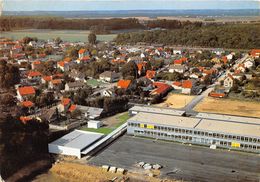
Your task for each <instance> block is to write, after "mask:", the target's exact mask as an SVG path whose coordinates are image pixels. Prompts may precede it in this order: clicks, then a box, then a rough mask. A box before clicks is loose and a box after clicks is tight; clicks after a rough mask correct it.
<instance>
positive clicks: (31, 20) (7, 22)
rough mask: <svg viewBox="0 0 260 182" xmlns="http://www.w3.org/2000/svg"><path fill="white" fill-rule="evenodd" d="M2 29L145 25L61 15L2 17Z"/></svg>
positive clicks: (75, 28)
mask: <svg viewBox="0 0 260 182" xmlns="http://www.w3.org/2000/svg"><path fill="white" fill-rule="evenodd" d="M0 27H1V29H0V31H10V30H16V29H56V30H99V31H100V29H103V31H109V30H123V29H129V27H131V29H140V28H143V25H141V24H140V23H139V21H138V20H137V19H134V18H128V19H120V18H113V19H65V18H61V17H26V16H24V17H23V16H21V17H17V16H5V17H0Z"/></svg>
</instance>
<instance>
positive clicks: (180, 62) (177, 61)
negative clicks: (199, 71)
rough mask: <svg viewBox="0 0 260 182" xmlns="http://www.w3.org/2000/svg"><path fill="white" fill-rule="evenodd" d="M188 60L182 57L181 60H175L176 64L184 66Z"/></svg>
mask: <svg viewBox="0 0 260 182" xmlns="http://www.w3.org/2000/svg"><path fill="white" fill-rule="evenodd" d="M187 60H188V59H187V58H185V57H182V58H181V59H177V60H174V61H173V63H174V64H184V63H185V62H186V61H187Z"/></svg>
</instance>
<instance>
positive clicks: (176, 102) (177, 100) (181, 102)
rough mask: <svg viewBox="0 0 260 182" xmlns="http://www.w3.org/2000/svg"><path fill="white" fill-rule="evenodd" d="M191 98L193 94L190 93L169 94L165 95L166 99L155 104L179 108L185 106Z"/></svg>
mask: <svg viewBox="0 0 260 182" xmlns="http://www.w3.org/2000/svg"><path fill="white" fill-rule="evenodd" d="M193 98H194V96H190V95H182V94H171V95H169V96H168V97H167V99H166V101H164V102H163V103H160V104H157V105H156V106H160V107H170V108H175V109H180V108H183V107H185V105H187V104H188V103H189V102H190V101H191V100H192V99H193Z"/></svg>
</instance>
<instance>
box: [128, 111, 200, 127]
mask: <svg viewBox="0 0 260 182" xmlns="http://www.w3.org/2000/svg"><path fill="white" fill-rule="evenodd" d="M200 120H201V119H199V118H189V117H182V116H174V115H164V114H154V113H145V112H140V113H138V114H137V115H135V116H133V117H132V118H130V119H129V120H128V121H137V122H141V123H148V124H149V123H151V124H162V125H170V126H177V127H184V128H194V127H195V126H196V125H197V124H198V123H199V122H200Z"/></svg>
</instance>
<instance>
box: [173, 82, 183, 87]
mask: <svg viewBox="0 0 260 182" xmlns="http://www.w3.org/2000/svg"><path fill="white" fill-rule="evenodd" d="M172 84H173V85H176V86H178V87H180V86H181V85H182V83H181V82H173V83H172Z"/></svg>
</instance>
